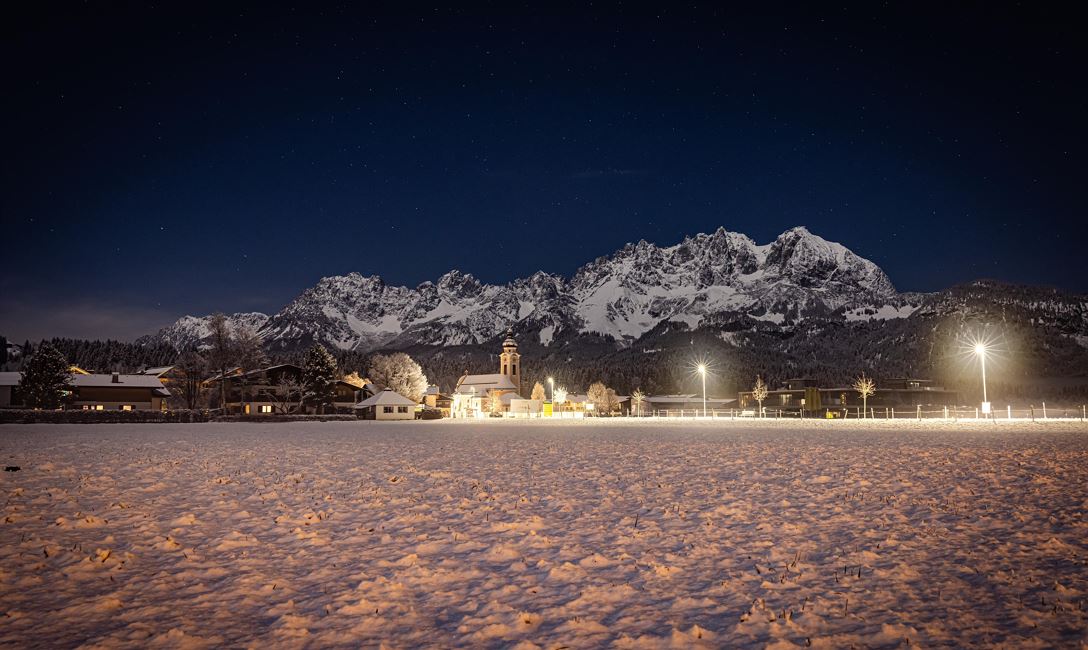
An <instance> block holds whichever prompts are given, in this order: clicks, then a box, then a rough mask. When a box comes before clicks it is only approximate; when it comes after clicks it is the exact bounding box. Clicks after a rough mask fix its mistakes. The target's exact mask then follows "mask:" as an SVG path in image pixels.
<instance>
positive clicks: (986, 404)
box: [975, 343, 990, 415]
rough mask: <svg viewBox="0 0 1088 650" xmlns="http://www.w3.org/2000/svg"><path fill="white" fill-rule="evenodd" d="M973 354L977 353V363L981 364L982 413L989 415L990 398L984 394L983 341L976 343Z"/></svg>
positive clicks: (984, 359)
mask: <svg viewBox="0 0 1088 650" xmlns="http://www.w3.org/2000/svg"><path fill="white" fill-rule="evenodd" d="M975 354H976V355H978V361H979V364H980V365H981V366H982V413H983V414H984V415H989V414H990V400H989V399H988V398H987V395H986V345H985V344H984V343H976V344H975Z"/></svg>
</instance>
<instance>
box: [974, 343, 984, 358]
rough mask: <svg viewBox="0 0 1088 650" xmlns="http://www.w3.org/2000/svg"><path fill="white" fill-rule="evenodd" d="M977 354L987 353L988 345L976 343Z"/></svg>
mask: <svg viewBox="0 0 1088 650" xmlns="http://www.w3.org/2000/svg"><path fill="white" fill-rule="evenodd" d="M975 354H977V355H979V356H982V355H984V354H986V346H985V345H983V344H981V343H976V344H975Z"/></svg>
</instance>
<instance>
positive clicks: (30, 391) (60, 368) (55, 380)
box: [19, 341, 72, 409]
mask: <svg viewBox="0 0 1088 650" xmlns="http://www.w3.org/2000/svg"><path fill="white" fill-rule="evenodd" d="M71 390H72V384H71V375H70V374H69V372H68V360H67V359H65V358H64V355H63V354H61V353H60V351H59V350H57V349H56V348H55V347H53V346H52V345H51V344H50V343H48V342H46V341H43V342H42V344H41V345H40V346H38V351H37V352H35V353H34V356H32V357H31V358H30V359H29V360H28V361H27V362H26V364H25V365H24V366H23V376H22V379H21V381H20V382H19V392H20V393H21V394H22V397H23V401H24V402H25V403H26V405H27V406H29V407H31V408H39V409H56V408H60V406H61V404H63V403H64V400H65V398H66V397H67V395H68V394H69V393H70V391H71Z"/></svg>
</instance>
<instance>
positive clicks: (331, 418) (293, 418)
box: [212, 413, 358, 422]
mask: <svg viewBox="0 0 1088 650" xmlns="http://www.w3.org/2000/svg"><path fill="white" fill-rule="evenodd" d="M357 419H358V418H356V417H355V416H354V415H280V414H277V413H273V414H271V415H253V414H250V415H219V416H216V417H213V418H212V421H213V422H345V421H352V422H354V421H355V420H357Z"/></svg>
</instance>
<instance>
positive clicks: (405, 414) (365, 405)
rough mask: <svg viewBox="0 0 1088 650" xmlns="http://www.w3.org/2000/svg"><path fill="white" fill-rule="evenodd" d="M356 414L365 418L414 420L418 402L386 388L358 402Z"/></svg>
mask: <svg viewBox="0 0 1088 650" xmlns="http://www.w3.org/2000/svg"><path fill="white" fill-rule="evenodd" d="M355 414H356V417H359V418H362V419H364V420H414V419H415V417H416V403H415V402H413V401H412V400H410V399H408V398H407V397H405V396H403V395H401V394H400V393H397V392H395V391H393V390H391V389H389V388H386V389H385V390H382V391H380V392H379V393H378V394H377V395H374V396H372V397H368V398H366V399H364V400H363V401H361V402H359V403H358V404H356V405H355Z"/></svg>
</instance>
